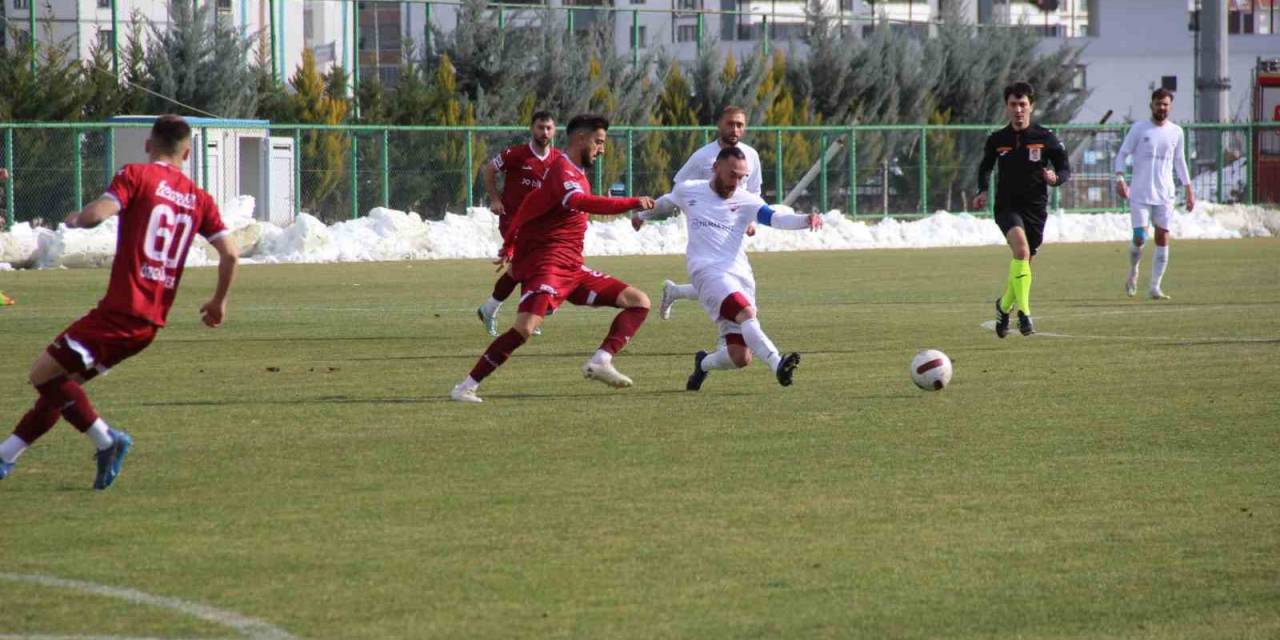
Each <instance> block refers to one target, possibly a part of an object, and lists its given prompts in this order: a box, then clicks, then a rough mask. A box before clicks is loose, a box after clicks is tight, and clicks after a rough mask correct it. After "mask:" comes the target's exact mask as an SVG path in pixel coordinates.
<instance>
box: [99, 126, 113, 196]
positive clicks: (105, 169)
mask: <svg viewBox="0 0 1280 640" xmlns="http://www.w3.org/2000/svg"><path fill="white" fill-rule="evenodd" d="M115 168H116V136H115V129H112V128H110V127H108V128H107V152H106V153H105V154H103V157H102V175H103V178H104V180H103V181H104V182H106V183H107V184H111V174H112V173H113V172H114V170H115Z"/></svg>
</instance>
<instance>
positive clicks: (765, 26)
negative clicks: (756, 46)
mask: <svg viewBox="0 0 1280 640" xmlns="http://www.w3.org/2000/svg"><path fill="white" fill-rule="evenodd" d="M760 26H761V31H763V32H764V35H763V36H762V38H763V40H764V42H763V43H762V44H761V46H762V47H764V55H766V56H767V55H769V16H767V15H761V16H760Z"/></svg>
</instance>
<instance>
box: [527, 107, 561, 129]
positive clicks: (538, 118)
mask: <svg viewBox="0 0 1280 640" xmlns="http://www.w3.org/2000/svg"><path fill="white" fill-rule="evenodd" d="M547 121H551V122H555V121H556V119H555V117H553V116H552V115H551V112H550V111H535V112H534V114H533V119H532V120H529V126H533V125H535V124H538V123H539V122H547Z"/></svg>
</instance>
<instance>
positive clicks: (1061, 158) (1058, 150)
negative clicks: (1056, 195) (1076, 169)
mask: <svg viewBox="0 0 1280 640" xmlns="http://www.w3.org/2000/svg"><path fill="white" fill-rule="evenodd" d="M1048 155H1049V162H1050V163H1051V164H1052V165H1053V169H1052V170H1051V171H1046V172H1045V179H1046V182H1048V183H1049V186H1051V187H1060V186H1062V185H1063V184H1064V183H1066V181H1067V180H1069V179H1070V178H1071V159H1070V158H1068V157H1067V148H1066V147H1065V146H1063V144H1062V141H1060V140H1058V137H1057V136H1053V135H1051V136H1050V138H1049V149H1048Z"/></svg>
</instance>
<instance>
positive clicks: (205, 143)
mask: <svg viewBox="0 0 1280 640" xmlns="http://www.w3.org/2000/svg"><path fill="white" fill-rule="evenodd" d="M200 188H201V189H204V190H205V191H208V190H209V129H208V128H205V127H201V128H200Z"/></svg>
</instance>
